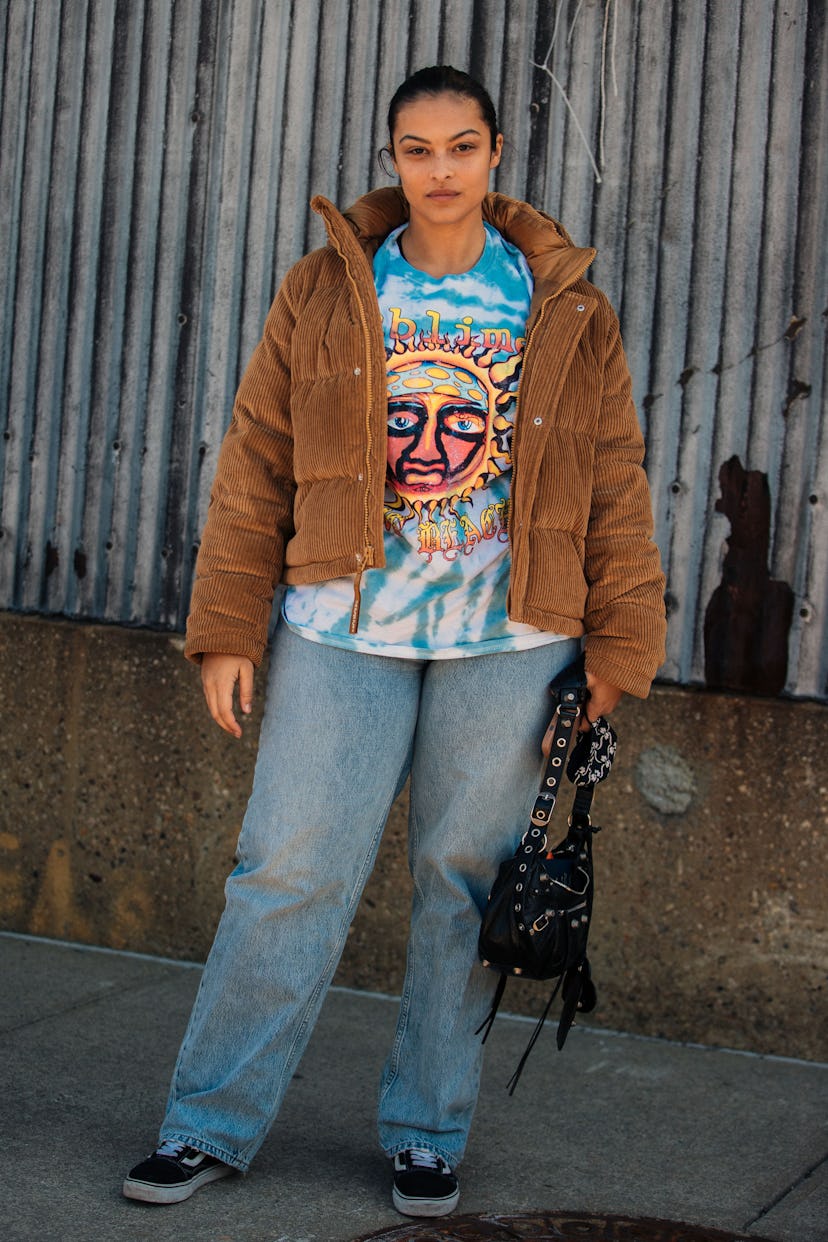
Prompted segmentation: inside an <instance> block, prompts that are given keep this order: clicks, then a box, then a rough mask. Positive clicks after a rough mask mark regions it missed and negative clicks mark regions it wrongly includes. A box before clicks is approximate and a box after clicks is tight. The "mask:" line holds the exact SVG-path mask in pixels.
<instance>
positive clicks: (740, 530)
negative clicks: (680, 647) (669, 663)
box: [704, 457, 794, 694]
mask: <svg viewBox="0 0 828 1242" xmlns="http://www.w3.org/2000/svg"><path fill="white" fill-rule="evenodd" d="M719 486H720V487H721V493H722V494H721V496H720V498H719V499H718V500H717V501H716V510H717V512H719V513H724V514H725V516H726V517H727V518H729V520H730V536H729V537H728V540H727V545H728V547H727V554H726V556H725V559H724V565H723V567H722V581H721V583H720V584H719V586H717V587H716V590H715V591H714V592H713V594H712V596H711V597H710V603H709V604H708V605H707V611H706V612H705V617H704V674H705V680H706V682H707V685H708V686H710V687H712V688H719V689H726V690H747V691H749V692H753V693H756V694H779V693H780V691H781V690H783V689H784V686H785V681H786V678H787V673H788V634H789V632H790V628H791V622H792V620H793V606H794V593H793V591H792V590H791V588H790V586H789V585H788V584H787V582H782V581H777V580H775V579H773V578H771V576H770V571H769V569H768V549H769V546H770V519H771V501H770V487H769V485H768V476H767V475H766V474H763V473H762V472H761V471H760V470H745V469H744V467H743V466H742V463H741V462H740V460H739V458H738V457H731V458H730V460H729V461H726V462H725V463H724V465H723V466H722V467H721V469H720V470H719Z"/></svg>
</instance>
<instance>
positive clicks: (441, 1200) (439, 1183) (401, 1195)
mask: <svg viewBox="0 0 828 1242" xmlns="http://www.w3.org/2000/svg"><path fill="white" fill-rule="evenodd" d="M391 1198H392V1202H393V1204H394V1207H395V1208H396V1209H397V1211H398V1212H401V1213H402V1215H403V1216H447V1215H448V1214H449V1212H453V1211H454V1209H455V1208H456V1207H457V1202H458V1200H459V1198H460V1187H459V1186H458V1184H457V1178H456V1176H455V1175H454V1173H453V1172H452V1170H451V1168H450V1167H449V1165H447V1164H446V1162H445V1160H443V1159H442V1157H440V1156H435V1154H434V1152H433V1151H426V1149H425V1148H424V1147H409V1148H408V1150H407V1151H401V1152H398V1153H397V1155H396V1156H395V1157H394V1190H393V1193H392V1196H391Z"/></svg>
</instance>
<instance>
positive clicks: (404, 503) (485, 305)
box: [283, 225, 558, 659]
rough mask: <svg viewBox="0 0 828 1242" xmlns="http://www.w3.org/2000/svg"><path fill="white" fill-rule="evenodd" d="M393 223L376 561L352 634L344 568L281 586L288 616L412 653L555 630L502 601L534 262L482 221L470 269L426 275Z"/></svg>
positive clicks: (321, 637)
mask: <svg viewBox="0 0 828 1242" xmlns="http://www.w3.org/2000/svg"><path fill="white" fill-rule="evenodd" d="M401 231H402V230H401V229H397V230H395V231H394V232H393V233H391V234H390V236H389V237H388V238H387V239H386V240H385V242H384V243H383V245H382V246H381V247H380V248H379V250H378V251H377V254H376V256H375V258H374V281H375V285H376V290H377V297H378V298H379V304H380V310H381V312H382V321H383V325H384V331H385V345H386V353H387V359H388V361H387V367H388V474H387V487H386V496H385V556H386V565H385V568H382V569H368V570H366V572H365V573H364V574H363V577H362V606H361V611H360V620H359V630H358V632H357V633H356V634H349V633H348V627H349V623H350V617H351V607H352V604H353V578H351V577H348V578H337V579H334V580H332V581H329V582H320V583H314V584H311V585H307V586H298V587H290V588H289V589H288V591H287V592H286V595H285V600H284V604H283V611H284V615H285V619H286V620H287V622H288V624H289V625H290V626H291V627H292V628H293V629H295V630H296V631H297V633H300V634H303V635H304V636H306V637H307V638H311V639H315V640H316V641H317V642H323V643H332V644H334V645H336V646H340V647H349V648H352V649H354V650H357V651H369V652H373V653H375V654H378V655H394V656H402V657H408V658H416V659H445V658H449V657H457V656H466V655H482V654H484V653H485V652H491V651H506V650H510V649H516V648H525V647H535V646H540V645H542V644H544V643H549V642H554V641H555V640H556V639H557V638H558V635H555V634H550V633H544V632H542V631H540V630H537V629H535V628H534V626H531V625H521V624H518V623H516V622H512V621H510V620H509V619H508V617H507V615H506V590H507V587H508V581H509V559H510V556H509V543H508V535H507V527H508V518H509V485H510V475H511V456H510V440H511V433H512V418H513V414H514V407H515V399H516V391H517V383H518V377H519V375H520V362H521V357H522V352H523V346H524V335H525V331H526V319H527V316H528V313H529V303H530V300H531V296H532V276H531V273H530V271H529V268H528V266H527V263H526V260H525V259H524V257H523V255H522V254H521V253H520V251H519V250H517V249H516V248H515V247H514V246H511V245H510V244H509V243H508V242H507V241H505V240H504V239H503V238H502V237H501V235H500V234H499V233H498V232H497V230H496V229H493V228H491V227H490V226H489V225H486V244H485V247H484V250H483V253H482V255H481V256H480V259H479V261H478V262H477V264H476V265H475V266H474V267H473V268H472V269H471V271H468V272H464V273H462V274H460V275H456V276H455V275H451V276H444V277H442V278H441V279H437V278H435V277H433V276H429V275H428V274H427V273H426V272H422V271H420V270H419V269H417V268H414V267H411V265H410V264H408V263H407V262H406V261H405V259H404V258H403V256H402V254H401V252H400V247H399V244H398V241H397V238H398V236H399V234H400V232H401ZM332 517H333V518H334V520H335V515H332Z"/></svg>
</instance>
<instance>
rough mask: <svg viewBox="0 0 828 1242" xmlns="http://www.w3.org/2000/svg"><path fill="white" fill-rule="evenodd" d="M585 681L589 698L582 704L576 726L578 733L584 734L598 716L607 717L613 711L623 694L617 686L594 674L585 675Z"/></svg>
mask: <svg viewBox="0 0 828 1242" xmlns="http://www.w3.org/2000/svg"><path fill="white" fill-rule="evenodd" d="M586 679H587V690H588V691H589V697H588V698H587V701H586V703H585V704H584V711H583V715H582V716H581V720H580V723H579V725H578V732H579V733H586V731H587V729H589V728H591V727H592V723H593V721H594V720H597V719H598V717H599V716H608V715H609V714H610V712H611V711H614V710H615V708H616V707H617V706H618V704H619V701H620V699H621V696H622V694H623V693H624V691H623V690H619V689H618V687H617V686H613V685H611V684H610V682H608V681H603V680H602V679H601V678H600V677H596V676H595V674H594V673H587V675H586Z"/></svg>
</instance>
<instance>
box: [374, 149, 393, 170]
mask: <svg viewBox="0 0 828 1242" xmlns="http://www.w3.org/2000/svg"><path fill="white" fill-rule="evenodd" d="M377 163H378V164H379V166H380V168H381V169H382V171H383V172H384V173H385V175H386V177H396V176H397V165H396V163H395V162H394V153H393V152H392V150H391V148H390V147H380V149H379V151H378V152H377Z"/></svg>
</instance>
